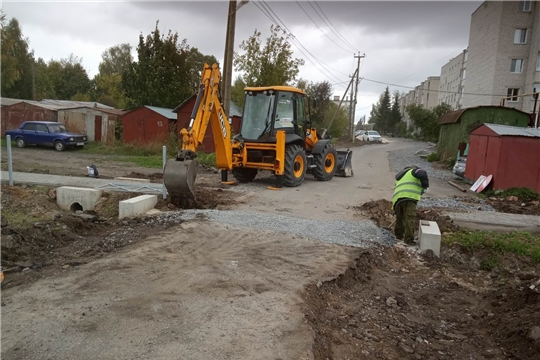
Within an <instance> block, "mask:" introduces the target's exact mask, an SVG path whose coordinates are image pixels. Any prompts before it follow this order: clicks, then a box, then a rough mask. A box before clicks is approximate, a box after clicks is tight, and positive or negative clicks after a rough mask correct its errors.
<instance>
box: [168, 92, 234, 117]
mask: <svg viewBox="0 0 540 360" xmlns="http://www.w3.org/2000/svg"><path fill="white" fill-rule="evenodd" d="M196 96H197V93H195V94H193V95H191V96H190V97H188V98H187V99H186V100H184V101H182V102H181V103H180V104H179V105H178V106H177V107H175V108H174V109H173V112H174V113H176V112H178V110H179V109H181V108H182V107H183V106H184V105H186V104H187V103H188V102H189V101H190V100H191V99H193V98H194V97H196ZM233 116H238V117H242V109H241V108H240V107H239V106H238V105H236V104H235V103H234V102H233V101H232V100H231V106H230V109H229V117H233Z"/></svg>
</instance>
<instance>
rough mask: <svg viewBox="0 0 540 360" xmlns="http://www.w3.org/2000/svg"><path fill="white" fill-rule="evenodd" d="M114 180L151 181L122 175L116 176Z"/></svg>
mask: <svg viewBox="0 0 540 360" xmlns="http://www.w3.org/2000/svg"><path fill="white" fill-rule="evenodd" d="M114 180H121V181H129V182H141V183H149V182H150V179H139V178H128V177H122V176H118V177H115V178H114Z"/></svg>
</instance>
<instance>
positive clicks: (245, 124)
mask: <svg viewBox="0 0 540 360" xmlns="http://www.w3.org/2000/svg"><path fill="white" fill-rule="evenodd" d="M274 100H275V94H270V93H268V92H266V91H264V92H251V91H250V92H248V94H246V104H245V106H244V114H243V116H242V127H241V129H240V134H241V135H242V137H243V138H245V139H252V140H257V139H259V138H260V137H261V135H263V134H265V133H267V132H268V131H270V129H271V126H272V118H271V115H272V111H273V108H274Z"/></svg>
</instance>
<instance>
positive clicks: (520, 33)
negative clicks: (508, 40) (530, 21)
mask: <svg viewBox="0 0 540 360" xmlns="http://www.w3.org/2000/svg"><path fill="white" fill-rule="evenodd" d="M525 43H527V29H516V32H515V33H514V44H525Z"/></svg>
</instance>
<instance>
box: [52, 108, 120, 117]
mask: <svg viewBox="0 0 540 360" xmlns="http://www.w3.org/2000/svg"><path fill="white" fill-rule="evenodd" d="M77 109H91V110H95V111H100V112H103V113H106V114H112V115H120V116H122V115H124V114H125V113H127V110H121V109H115V108H111V109H103V108H95V107H91V106H78V107H73V108H62V109H59V111H69V110H77Z"/></svg>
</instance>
